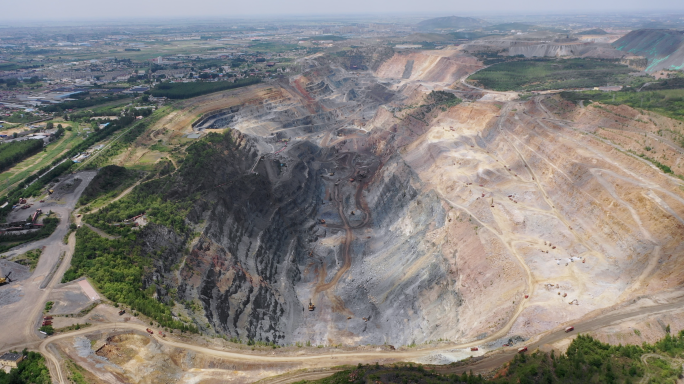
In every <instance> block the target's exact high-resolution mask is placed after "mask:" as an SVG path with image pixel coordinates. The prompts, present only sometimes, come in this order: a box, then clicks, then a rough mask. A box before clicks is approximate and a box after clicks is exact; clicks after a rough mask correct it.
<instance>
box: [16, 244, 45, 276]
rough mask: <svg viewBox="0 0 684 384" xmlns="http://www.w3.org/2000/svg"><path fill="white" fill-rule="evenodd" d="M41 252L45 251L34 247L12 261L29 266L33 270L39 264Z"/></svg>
mask: <svg viewBox="0 0 684 384" xmlns="http://www.w3.org/2000/svg"><path fill="white" fill-rule="evenodd" d="M41 253H43V251H42V250H41V249H34V250H31V251H28V252H26V253H24V254H22V255H19V256H17V257H15V258H14V259H13V260H12V261H14V262H15V263H17V264H21V265H25V266H27V267H29V269H30V270H31V271H33V270H34V269H36V266H37V265H38V260H39V259H40V255H41Z"/></svg>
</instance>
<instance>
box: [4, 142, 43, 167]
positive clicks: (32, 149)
mask: <svg viewBox="0 0 684 384" xmlns="http://www.w3.org/2000/svg"><path fill="white" fill-rule="evenodd" d="M42 149H43V140H23V141H15V142H12V143H6V144H0V172H2V171H4V170H5V169H7V168H9V167H11V166H13V165H14V164H16V163H18V162H20V161H22V160H24V159H25V158H27V157H30V156H33V155H35V154H36V153H38V152H40V151H41V150H42Z"/></svg>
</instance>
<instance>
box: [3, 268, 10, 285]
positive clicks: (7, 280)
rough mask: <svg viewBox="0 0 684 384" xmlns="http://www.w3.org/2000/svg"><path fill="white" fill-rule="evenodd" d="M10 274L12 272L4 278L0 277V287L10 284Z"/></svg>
mask: <svg viewBox="0 0 684 384" xmlns="http://www.w3.org/2000/svg"><path fill="white" fill-rule="evenodd" d="M11 274H12V271H9V273H8V274H6V275H5V277H0V285H3V284H8V283H11V282H12V279H10V275H11Z"/></svg>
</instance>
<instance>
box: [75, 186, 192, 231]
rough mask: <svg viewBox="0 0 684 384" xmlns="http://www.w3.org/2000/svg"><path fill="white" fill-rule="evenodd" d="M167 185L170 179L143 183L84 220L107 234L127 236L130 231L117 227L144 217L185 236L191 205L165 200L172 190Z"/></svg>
mask: <svg viewBox="0 0 684 384" xmlns="http://www.w3.org/2000/svg"><path fill="white" fill-rule="evenodd" d="M168 182H169V179H168V177H164V178H160V179H157V180H151V181H148V182H146V183H142V184H140V185H139V186H137V187H136V188H135V189H134V190H133V191H131V193H129V194H128V195H127V196H126V197H125V198H123V199H121V200H119V201H115V202H113V203H111V204H109V205H107V206H105V207H103V208H101V209H100V210H99V211H98V212H96V213H94V214H90V215H86V217H85V220H86V221H87V222H88V223H90V224H92V225H93V226H95V227H98V228H100V229H102V230H103V231H105V232H108V233H112V234H119V235H127V234H129V232H130V229H129V228H128V227H125V226H115V225H118V224H119V223H122V222H123V221H124V220H127V219H130V218H132V217H134V216H137V215H141V214H143V213H145V214H146V216H147V219H148V220H149V221H150V222H153V223H156V224H160V225H164V226H166V227H168V228H171V229H174V230H175V231H176V232H179V233H181V232H185V231H186V230H187V227H186V225H185V216H186V214H187V212H188V211H189V209H190V206H191V205H192V201H191V200H190V199H188V200H172V199H167V198H165V197H164V194H165V193H166V192H167V191H168V188H169V186H168V184H169V183H168Z"/></svg>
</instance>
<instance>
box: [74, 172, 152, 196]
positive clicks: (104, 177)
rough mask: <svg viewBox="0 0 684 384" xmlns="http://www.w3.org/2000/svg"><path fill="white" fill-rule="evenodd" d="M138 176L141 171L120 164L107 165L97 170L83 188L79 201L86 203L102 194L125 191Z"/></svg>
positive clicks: (107, 194)
mask: <svg viewBox="0 0 684 384" xmlns="http://www.w3.org/2000/svg"><path fill="white" fill-rule="evenodd" d="M138 176H139V172H136V171H133V170H130V169H126V168H124V167H119V166H118V165H107V166H105V167H103V168H102V169H100V170H99V171H98V172H97V175H96V176H95V177H94V178H93V180H92V181H91V182H90V184H88V186H87V187H86V188H85V189H84V190H83V193H82V194H81V198H80V199H79V200H78V203H79V204H80V205H85V204H88V203H90V202H91V201H93V200H95V199H97V198H99V197H101V196H109V195H111V194H112V193H116V192H120V191H123V190H124V189H126V188H128V187H129V186H131V185H132V184H133V182H135V180H136V179H137V178H138Z"/></svg>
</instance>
